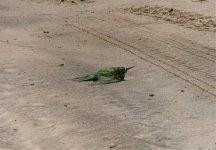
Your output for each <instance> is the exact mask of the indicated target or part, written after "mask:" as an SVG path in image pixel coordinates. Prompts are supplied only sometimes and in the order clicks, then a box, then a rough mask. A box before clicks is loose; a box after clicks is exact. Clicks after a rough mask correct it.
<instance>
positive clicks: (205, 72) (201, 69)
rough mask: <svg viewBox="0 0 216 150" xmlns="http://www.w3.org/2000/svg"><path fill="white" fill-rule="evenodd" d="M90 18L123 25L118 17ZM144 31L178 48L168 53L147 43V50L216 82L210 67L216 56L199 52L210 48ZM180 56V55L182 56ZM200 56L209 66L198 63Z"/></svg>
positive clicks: (159, 41) (157, 41) (200, 77)
mask: <svg viewBox="0 0 216 150" xmlns="http://www.w3.org/2000/svg"><path fill="white" fill-rule="evenodd" d="M90 18H91V22H92V23H98V22H97V21H96V20H99V21H100V23H101V21H103V22H104V24H102V25H104V26H106V25H109V24H112V26H113V24H114V26H118V27H119V28H120V27H122V22H121V26H119V19H118V23H117V22H116V20H115V19H113V18H109V17H108V18H107V17H106V20H104V19H101V18H97V17H92V16H91V17H90ZM88 19H89V18H88ZM120 19H121V20H122V18H120ZM124 24H125V23H124ZM126 24H128V22H126ZM144 31H145V33H146V32H147V35H146V34H145V37H146V38H147V39H150V40H151V41H154V42H155V43H161V44H163V45H172V47H173V48H176V50H173V49H171V51H170V52H169V51H168V53H167V51H164V50H161V48H160V47H158V48H153V47H152V46H150V47H148V46H146V45H145V48H147V49H146V50H148V51H149V52H150V53H151V54H150V55H152V56H155V57H157V59H161V58H163V61H165V62H166V63H168V64H170V63H171V62H173V63H175V64H173V63H172V65H174V66H176V65H177V66H179V67H181V70H184V71H185V72H187V73H189V74H190V75H192V76H193V74H194V75H195V76H197V75H198V76H199V77H198V79H200V80H203V81H205V82H206V83H208V84H209V85H211V84H212V83H215V82H216V77H215V76H214V75H213V74H211V72H212V69H214V68H213V67H210V68H209V66H214V65H215V59H216V57H215V58H211V59H209V56H207V55H205V54H204V53H199V52H200V49H204V50H208V49H206V48H205V47H204V46H202V45H195V46H196V47H195V48H193V46H186V45H182V43H181V44H179V42H177V41H176V40H174V39H173V40H171V39H170V38H168V39H167V41H165V40H162V39H166V38H167V37H166V36H161V35H156V34H154V33H151V32H150V31H147V30H146V29H145V30H144ZM102 34H103V33H102ZM108 34H109V32H107V33H106V35H108ZM110 34H111V33H110ZM110 34H109V35H110ZM123 38H124V37H123ZM184 40H185V39H184ZM180 41H181V40H180ZM185 42H186V43H188V41H185ZM134 44H137V43H136V41H134V43H133V45H134ZM138 44H140V43H138ZM188 44H191V42H189V43H188ZM130 45H131V44H130ZM193 45H194V44H193ZM136 47H137V46H136ZM187 49H189V50H191V49H192V52H191V53H187V52H186V51H184V50H187ZM141 51H143V49H141ZM180 51H182V52H183V54H184V55H185V56H186V57H185V58H183V57H184V55H182V54H181V53H180ZM187 51H188V50H187ZM175 52H179V53H180V55H177V54H175ZM189 52H190V51H189ZM173 54H174V55H173ZM188 54H189V55H188ZM194 54H198V55H201V56H204V57H205V58H207V59H205V58H202V57H197V55H194ZM214 54H215V53H214ZM178 56H180V58H179V57H178ZM188 56H192V57H194V58H195V59H194V61H193V62H190V61H188V60H190V59H191V58H190V57H188ZM211 56H212V57H214V55H211ZM199 58H201V60H202V61H204V62H203V64H208V65H207V66H206V65H204V66H202V65H199V64H197V61H198V62H200V60H199ZM209 60H210V61H209ZM179 67H178V68H179ZM206 68H207V69H206ZM179 69H180V68H179ZM213 86H214V88H215V85H213Z"/></svg>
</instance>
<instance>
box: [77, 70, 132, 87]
mask: <svg viewBox="0 0 216 150" xmlns="http://www.w3.org/2000/svg"><path fill="white" fill-rule="evenodd" d="M131 68H133V67H129V68H125V67H110V68H103V69H100V70H98V71H97V72H96V73H94V74H88V75H85V76H82V77H78V78H75V79H74V80H75V81H79V82H82V81H97V82H99V83H101V84H109V83H114V82H120V81H123V80H124V78H125V74H126V73H127V71H128V70H129V69H131Z"/></svg>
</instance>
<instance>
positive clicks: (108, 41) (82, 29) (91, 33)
mask: <svg viewBox="0 0 216 150" xmlns="http://www.w3.org/2000/svg"><path fill="white" fill-rule="evenodd" d="M67 26H72V27H74V28H76V29H78V30H80V31H83V32H85V33H88V34H90V35H92V36H94V37H96V38H98V39H100V40H103V41H105V42H107V43H109V44H111V45H114V46H116V47H118V48H121V49H123V50H125V51H127V52H129V53H131V54H133V55H135V56H136V57H138V58H140V59H142V60H144V61H146V62H148V63H150V64H152V65H155V66H157V67H159V68H161V69H163V70H165V71H166V72H168V73H170V74H172V75H174V76H176V77H178V78H180V79H182V80H184V81H186V82H188V83H190V84H192V85H193V86H196V87H197V88H199V89H201V90H202V91H205V92H207V93H209V94H210V95H212V96H215V97H216V94H215V93H214V92H211V91H209V90H207V89H205V88H203V87H202V86H200V85H198V84H196V83H194V82H192V81H190V80H188V79H186V78H184V77H181V76H180V75H178V74H176V73H174V72H172V71H170V70H169V69H167V68H165V67H163V66H162V65H160V64H157V63H155V62H152V61H149V60H148V59H146V58H144V57H142V56H139V55H138V54H136V53H135V52H133V51H131V50H129V49H128V48H125V47H123V46H121V45H119V44H116V43H114V42H112V41H110V40H108V39H106V38H104V37H102V36H100V35H97V34H101V35H104V36H106V37H107V38H111V39H113V40H114V41H117V42H119V43H122V44H123V45H126V46H128V47H130V48H133V49H135V50H137V51H139V52H141V53H144V52H143V51H142V50H141V49H139V48H136V47H134V46H131V45H129V44H127V43H125V42H122V41H120V40H118V39H115V38H113V37H111V36H109V35H106V34H104V33H100V32H98V31H96V30H94V29H91V30H93V31H95V32H96V33H97V34H96V33H93V32H91V31H88V30H87V29H85V28H82V27H80V25H79V26H77V25H74V24H67ZM83 27H85V26H83ZM86 28H87V27H86ZM89 29H90V28H89ZM144 54H145V53H144ZM145 55H147V56H148V57H150V58H152V59H154V60H156V61H158V62H160V63H164V64H166V65H169V64H167V63H166V62H163V61H161V60H160V59H156V58H154V57H152V56H151V55H148V54H145ZM169 66H170V67H173V68H175V69H176V70H178V71H180V72H182V73H184V74H186V75H188V76H189V77H191V78H193V79H195V80H198V81H200V82H202V83H204V84H206V85H207V86H209V87H211V88H213V89H215V87H214V86H213V85H209V84H208V83H206V82H204V81H202V80H200V79H197V78H195V77H193V76H191V75H190V74H188V73H187V72H185V71H181V70H179V69H178V68H176V67H174V66H172V65H169Z"/></svg>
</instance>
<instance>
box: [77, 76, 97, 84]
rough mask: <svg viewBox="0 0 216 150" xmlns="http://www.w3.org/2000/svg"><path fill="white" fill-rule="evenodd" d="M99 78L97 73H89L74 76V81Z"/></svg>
mask: <svg viewBox="0 0 216 150" xmlns="http://www.w3.org/2000/svg"><path fill="white" fill-rule="evenodd" d="M96 80H97V76H96V75H95V74H88V75H85V76H82V77H77V78H74V79H73V81H78V82H82V81H96Z"/></svg>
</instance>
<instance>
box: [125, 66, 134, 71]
mask: <svg viewBox="0 0 216 150" xmlns="http://www.w3.org/2000/svg"><path fill="white" fill-rule="evenodd" d="M134 67H136V66H132V67H128V68H126V70H127V71H128V70H129V69H131V68H134Z"/></svg>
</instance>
